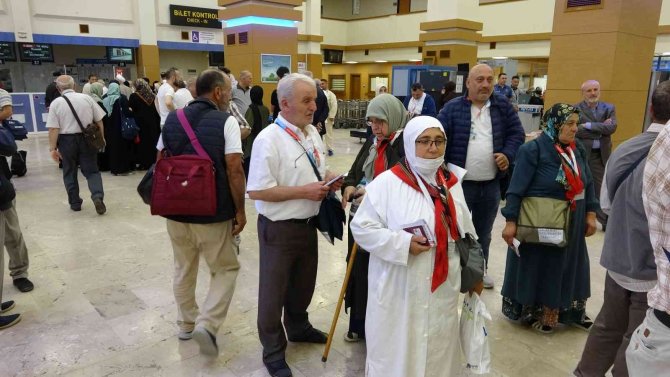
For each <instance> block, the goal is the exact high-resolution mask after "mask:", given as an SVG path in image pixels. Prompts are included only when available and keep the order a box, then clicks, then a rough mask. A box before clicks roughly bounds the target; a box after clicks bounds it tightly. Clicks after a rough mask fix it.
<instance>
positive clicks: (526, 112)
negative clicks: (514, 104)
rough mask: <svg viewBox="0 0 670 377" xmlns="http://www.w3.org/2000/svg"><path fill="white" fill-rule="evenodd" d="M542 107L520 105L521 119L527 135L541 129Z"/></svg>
mask: <svg viewBox="0 0 670 377" xmlns="http://www.w3.org/2000/svg"><path fill="white" fill-rule="evenodd" d="M541 114H542V106H541V105H519V119H520V120H521V125H522V126H523V129H524V131H526V133H527V134H529V133H531V132H533V131H537V130H539V129H540V119H541V118H542V117H541Z"/></svg>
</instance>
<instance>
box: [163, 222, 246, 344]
mask: <svg viewBox="0 0 670 377" xmlns="http://www.w3.org/2000/svg"><path fill="white" fill-rule="evenodd" d="M232 229H233V221H232V220H229V221H224V222H219V223H214V224H191V223H180V222H177V221H172V220H167V231H168V234H169V235H170V240H171V241H172V249H173V251H174V283H173V288H174V297H175V301H176V302H177V308H178V310H179V313H178V318H177V325H178V326H179V329H180V330H182V331H193V329H194V328H195V326H196V325H197V326H200V327H204V328H205V329H207V330H208V331H209V332H211V333H212V334H214V335H216V333H217V332H218V331H219V327H220V326H221V324H222V323H223V321H224V320H225V319H226V314H227V313H228V308H229V307H230V301H231V300H232V298H233V292H234V291H235V280H236V279H237V273H238V271H239V269H240V264H239V262H238V261H237V255H236V254H235V251H234V248H233V242H232V240H233V236H232ZM200 255H202V256H203V258H205V261H206V262H207V266H208V267H209V271H210V275H211V279H210V283H209V290H208V291H207V297H206V298H205V301H204V302H203V304H202V311H201V312H200V313H199V311H198V304H197V303H196V302H195V285H196V281H197V279H198V265H199V260H200Z"/></svg>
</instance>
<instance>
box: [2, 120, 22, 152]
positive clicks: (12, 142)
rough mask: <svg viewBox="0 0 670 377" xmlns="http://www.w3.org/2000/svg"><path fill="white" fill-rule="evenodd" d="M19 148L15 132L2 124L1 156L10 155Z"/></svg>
mask: <svg viewBox="0 0 670 377" xmlns="http://www.w3.org/2000/svg"><path fill="white" fill-rule="evenodd" d="M17 149H18V147H17V146H16V139H14V134H12V132H11V131H10V130H9V129H8V128H6V127H4V126H0V156H5V157H10V156H12V155H14V154H15V153H16V151H17Z"/></svg>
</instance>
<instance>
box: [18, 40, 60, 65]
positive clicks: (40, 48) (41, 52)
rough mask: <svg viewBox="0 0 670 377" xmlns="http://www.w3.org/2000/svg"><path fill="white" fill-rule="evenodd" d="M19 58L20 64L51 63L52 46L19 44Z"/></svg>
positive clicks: (52, 59)
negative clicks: (33, 62)
mask: <svg viewBox="0 0 670 377" xmlns="http://www.w3.org/2000/svg"><path fill="white" fill-rule="evenodd" d="M19 57H20V58H21V61H22V62H32V61H40V62H53V61H54V51H53V46H52V45H50V44H47V43H19Z"/></svg>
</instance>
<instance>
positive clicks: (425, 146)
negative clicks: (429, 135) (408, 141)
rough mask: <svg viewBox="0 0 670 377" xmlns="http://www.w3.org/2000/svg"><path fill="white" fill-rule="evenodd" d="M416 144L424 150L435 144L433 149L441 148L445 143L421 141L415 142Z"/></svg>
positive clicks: (441, 141) (444, 141)
mask: <svg viewBox="0 0 670 377" xmlns="http://www.w3.org/2000/svg"><path fill="white" fill-rule="evenodd" d="M416 143H417V144H419V145H421V146H422V147H424V148H430V146H431V145H433V144H435V148H442V146H443V145H445V144H446V143H447V140H446V139H436V140H430V139H421V140H417V141H416Z"/></svg>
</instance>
